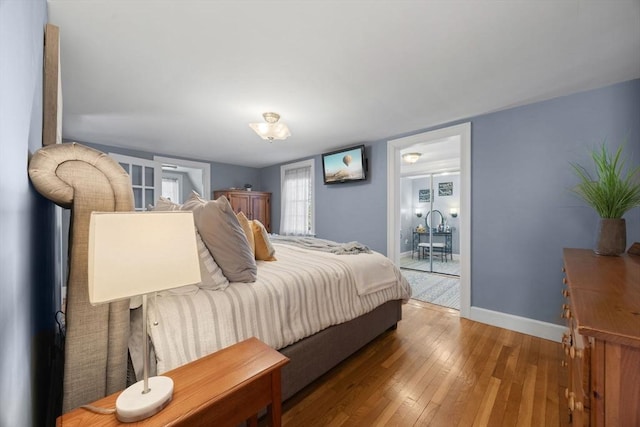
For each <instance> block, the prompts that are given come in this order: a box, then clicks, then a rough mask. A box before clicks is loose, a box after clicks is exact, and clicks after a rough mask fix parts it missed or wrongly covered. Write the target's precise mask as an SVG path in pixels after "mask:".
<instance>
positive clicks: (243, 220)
mask: <svg viewBox="0 0 640 427" xmlns="http://www.w3.org/2000/svg"><path fill="white" fill-rule="evenodd" d="M236 218H238V222H239V223H240V227H242V231H244V236H245V237H246V238H247V242H249V248H250V249H251V253H253V254H255V253H256V243H255V240H254V238H253V227H252V226H251V222H252V221H250V220H249V219H247V216H246V215H245V214H244V212H242V211H240V212H238V213H237V214H236ZM256 259H257V258H256Z"/></svg>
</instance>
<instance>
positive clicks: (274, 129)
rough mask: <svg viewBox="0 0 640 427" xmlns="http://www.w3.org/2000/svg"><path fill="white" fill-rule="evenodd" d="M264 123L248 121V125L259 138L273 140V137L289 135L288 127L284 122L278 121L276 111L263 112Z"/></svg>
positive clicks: (281, 137) (278, 117)
mask: <svg viewBox="0 0 640 427" xmlns="http://www.w3.org/2000/svg"><path fill="white" fill-rule="evenodd" d="M262 116H263V117H264V120H265V122H264V123H249V127H251V129H253V130H254V131H255V133H257V134H258V135H259V136H260V138H262V139H266V140H269V141H273V140H274V139H287V138H288V137H290V136H291V132H289V128H288V127H287V125H285V124H284V123H281V122H279V121H278V120H280V115H279V114H278V113H264V114H263V115H262Z"/></svg>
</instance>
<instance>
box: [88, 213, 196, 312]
mask: <svg viewBox="0 0 640 427" xmlns="http://www.w3.org/2000/svg"><path fill="white" fill-rule="evenodd" d="M88 269H89V301H90V302H91V304H99V303H104V302H109V301H115V300H120V299H126V298H130V297H132V296H137V295H145V294H148V293H151V292H156V291H163V290H166V289H171V288H176V287H179V286H183V285H188V284H193V283H198V282H200V280H201V279H200V267H199V264H198V252H197V246H196V237H195V230H194V221H193V214H192V213H191V212H108V213H107V212H93V213H92V214H91V222H90V226H89V266H88Z"/></svg>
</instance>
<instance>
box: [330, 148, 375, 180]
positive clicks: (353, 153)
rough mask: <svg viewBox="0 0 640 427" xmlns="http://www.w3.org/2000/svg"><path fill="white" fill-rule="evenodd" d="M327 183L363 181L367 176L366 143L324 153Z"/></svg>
mask: <svg viewBox="0 0 640 427" xmlns="http://www.w3.org/2000/svg"><path fill="white" fill-rule="evenodd" d="M322 171H323V176H324V183H325V184H338V183H343V182H351V181H362V180H364V179H366V178H367V165H366V160H365V157H364V145H359V146H357V147H351V148H345V149H342V150H338V151H332V152H330V153H324V154H323V155H322Z"/></svg>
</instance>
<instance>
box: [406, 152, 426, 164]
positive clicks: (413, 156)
mask: <svg viewBox="0 0 640 427" xmlns="http://www.w3.org/2000/svg"><path fill="white" fill-rule="evenodd" d="M420 156H422V154H420V153H405V154H403V155H402V160H404V161H405V162H407V163H415V162H417V161H418V159H419V158H420Z"/></svg>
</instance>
